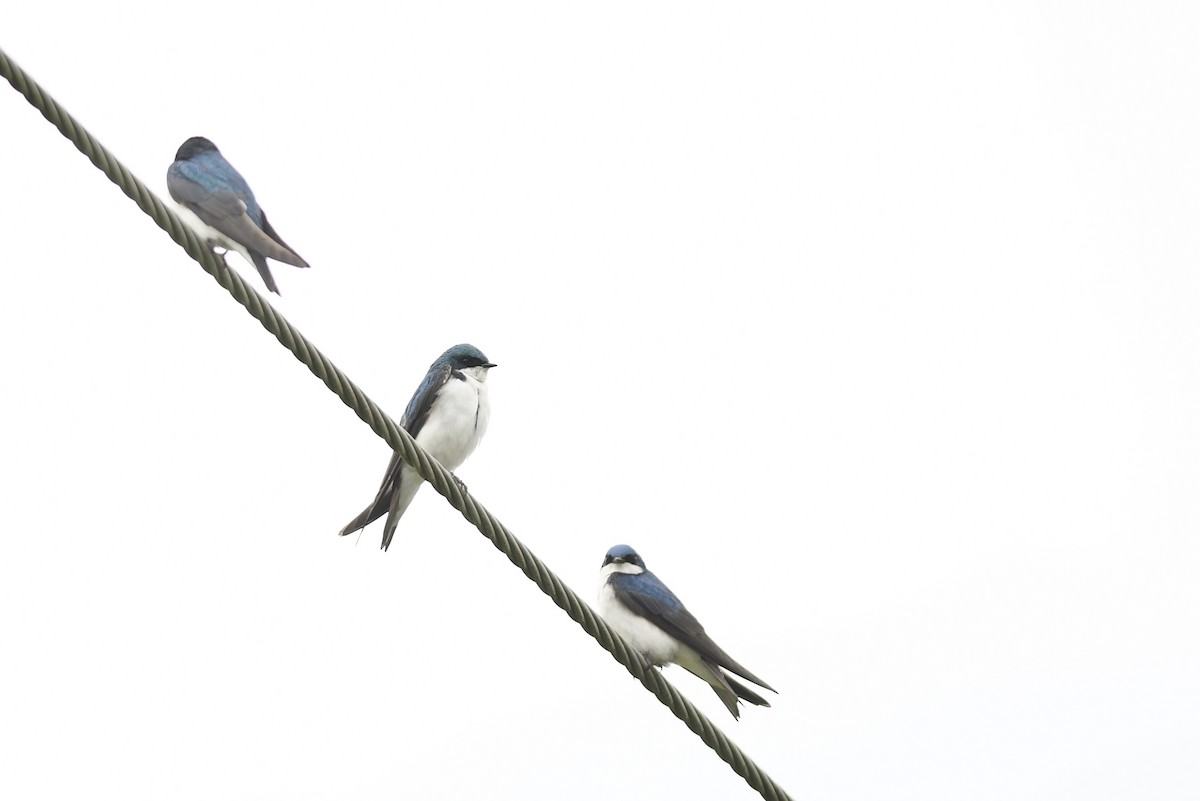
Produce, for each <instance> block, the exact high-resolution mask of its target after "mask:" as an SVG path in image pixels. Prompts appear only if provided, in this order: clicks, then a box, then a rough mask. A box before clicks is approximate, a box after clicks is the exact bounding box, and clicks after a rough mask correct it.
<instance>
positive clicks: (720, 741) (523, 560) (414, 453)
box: [0, 48, 791, 801]
mask: <svg viewBox="0 0 1200 801" xmlns="http://www.w3.org/2000/svg"><path fill="white" fill-rule="evenodd" d="M0 74H2V75H3V76H4V77H5V79H7V80H8V82H9V83H10V84H12V86H13V88H14V89H16V90H17V91H18V92H20V93H21V94H22V95H24V96H25V98H26V100H28V101H29V103H30V104H31V105H32V106H33V107H34V108H36V109H37V110H38V111H39V112H41V114H42V116H44V117H45V118H46V119H47V120H49V121H50V123H51V124H53V125H54V127H56V128H58V130H59V131H60V132H61V133H62V135H63V136H65V137H66V138H67V139H68V140H70V141H71V143H72V144H74V145H75V147H76V148H78V149H79V151H80V152H81V153H83V154H84V155H85V156H87V157H88V159H89V160H91V162H92V164H94V165H96V167H97V168H98V169H99V170H100V171H101V172H103V173H104V174H105V175H107V176H108V178H109V180H111V181H112V182H113V183H115V184H116V185H117V186H118V187H120V189H121V191H122V192H124V193H125V194H126V195H128V196H129V198H130V199H132V200H133V202H134V203H136V204H137V205H138V208H140V209H141V210H142V211H144V212H145V213H146V214H147V215H149V216H150V218H151V219H153V220H154V222H155V223H156V224H157V225H158V226H159V227H160V228H162V229H163V230H164V231H166V232H167V234H168V235H169V236H170V237H171V239H173V240H174V241H175V242H176V244H178V245H179V246H180V247H182V248H183V249H184V251H186V252H187V254H188V255H189V256H191V257H192V258H193V259H195V260H196V261H197V262H198V263H199V264H200V266H201V267H202V268H203V269H204V271H205V272H207V273H208V274H209V275H211V276H212V277H213V278H214V279H215V280H216V282H217V283H218V284H220V285H221V286H222V287H224V288H225V289H226V290H227V291H228V292H229V293H230V294H231V295H233V297H234V299H235V300H237V302H238V303H240V304H242V305H243V306H244V307H246V310H247V311H248V312H250V314H251V316H253V317H254V318H255V319H256V320H258V321H259V322H260V323H261V324H262V326H263V328H265V329H267V330H268V331H269V332H271V333H272V334H273V335H274V336H275V338H276V339H278V340H279V342H280V344H282V345H283V346H284V347H285V348H287V349H288V350H289V351H291V352H292V354H293V355H294V356H295V357H296V358H297V359H298V360H299V361H300V362H301V363H303V364H304V365H305V366H306V367H308V369H309V370H311V371H312V373H313V375H315V376H316V377H317V378H319V379H321V381H322V382H324V384H325V386H327V387H329V389H330V390H331V391H332V392H333V393H334V394H335V395H337V396H338V397H339V398H341V400H342V402H343V403H345V404H346V405H347V406H349V407H350V408H351V409H352V410H353V411H354V413H355V414H356V415H358V417H359V418H360V419H361V420H362V421H363V422H365V423H366V424H367V425H368V426H370V428H371V430H372V431H374V432H375V433H376V434H377V435H379V436H380V437H381V438H383V439H384V440H385V441H386V442H387V444H388V445H390V446H391V447H392V448H393V449H394V450H396V451H399V452H400V455H401V457H402V458H403V459H404V461H405V462H407V463H408V464H409V465H411V466H413V467H414V468H415V469H416V470H417V472H418V473H420V474H421V477H422V478H424V479H425V480H426V481H428V482H429V483H430V485H431V486H432V487H433V488H434V489H435V490H437V492H438V493H439V494H441V495H442V496H443V497H445V498H446V499H447V500H448V501H449V502H450V505H451V506H453V507H454V508H455V509H457V510H458V511H459V512H460V513H461V514H462V515H463V517H465V518H466V519H467V520H468V521H469V522H471V523H472V524H473V525H474V526H475V527H476V528H477V529H479V531H480V532H481V533H482V534H483V535H484V536H485V537H487V538H488V539H489V540H491V542H492V544H493V545H494V546H495V547H496V548H497V550H499V551H500V552H501V553H503V554H504V555H505V556H507V557H508V559H509V560H510V561H511V562H512V563H513V564H514V565H516V566H517V567H519V568H520V569H521V572H523V573H524V574H525V575H526V576H527V577H528V578H529V579H530V580H531V581H533V582H534V583H535V584H536V585H537V586H538V588H539V589H540V590H541V591H542V592H544V593H545V594H546V595H548V596H550V598H551V600H553V601H554V603H555V604H557V605H558V606H559V607H560V608H561V609H562V610H563V611H565V612H566V613H567V615H568V616H569V617H570V618H571V619H572V620H574V621H575V622H576V623H578V624H579V625H580V627H582V628H583V630H584V631H586V632H587V633H588V634H590V635H591V636H592V637H593V638H594V639H595V640H596V641H597V642H598V643H599V644H600V646H601V647H602V648H604V650H606V651H608V652H609V653H610V654H611V655H612V657H613V658H614V659H616V660H617V661H618V662H620V663H621V664H622V665H624V666H625V669H626V670H628V671H629V672H630V674H632V675H633V677H634V678H636V679H637V680H638V681H640V682H641V683H642V685H643V686H644V687H645V688H646V689H647V690H649V691H650V692H652V693H653V694H654V695H655V697H657V698H658V700H659V701H661V702H662V703H663V704H664V705H666V706H667V707H668V708H669V709H670V710H671V712H672V713H674V715H675V716H676V717H677V718H679V719H680V720H682V721H683V722H684V723H685V724H686V725H687V727H688V728H689V729H691V730H692V731H693V732H694V733H695V734H696V735H697V736H699V737H700V739H701V740H703V741H704V743H705V744H706V745H708V746H709V747H710V748H711V749H713V751H715V752H716V753H717V755H718V756H720V758H721V759H722V760H724V761H725V762H726V763H728V764H729V766H730V767H731V768H732V769H733V770H734V772H735V773H737V774H738V775H739V776H741V777H742V778H743V779H745V780H746V782H747V784H749V785H750V786H751V787H753V788H754V789H755V790H757V791H758V792H759V793H760V794H761V795H762V797H763V798H765V799H767V801H790V799H791V796H789V795H788V794H787V793H786V792H785V791H784V790H783V788H782V787H780V786H779V785H778V784H776V783H775V781H774V780H773V779H771V777H770V776H768V775H767V774H766V773H765V772H763V771H762V770H761V769H760V768H759V767H758V766H757V765H756V764H754V762H753V761H752V760H751V759H750V758H749V757H748V756H746V754H744V753H743V752H742V750H741V749H740V748H738V747H737V745H735V744H734V743H733V742H732V741H731V740H730V739H729V738H728V737H726V736H725V734H724V733H723V732H721V730H720V729H718V728H717V727H716V726H715V725H713V723H712V721H710V720H709V719H708V718H707V717H706V716H705V715H704V714H703V713H702V712H700V710H698V709H697V708H696V707H695V706H693V705H692V703H691V702H690V701H688V700H687V699H686V698H684V697H683V696H682V695H681V694H680V693H679V691H678V690H676V689H675V687H674V686H673V685H672V684H671V683H670V682H668V681H667V680H666V679H664V678H663V677H662V675H661V674H660V673H659V671H658V670H657V669H655V668H654V667H652V666H651V665H649V664H648V663H647V662H646V661H645V659H643V658H642V656H641V654H639V653H638V652H637V651H635V650H633V649H632V648H630V647H629V646H628V645H627V644H626V643H625V641H624V640H622V639H621V638H620V636H618V635H617V634H616V633H615V632H614V631H613V630H612V629H611V628H610V627H609V626H608V624H607V623H605V622H604V620H603V619H601V618H600V617H598V616H597V615H596V613H595V612H593V611H592V608H591V607H590V606H589V605H588V604H587V603H585V602H584V601H583V600H582V599H581V598H580V597H579V596H578V595H577V594H576V593H575V592H574V591H572V590H571V589H570V588H569V587H568V586H567V585H566V584H564V583H563V582H562V580H561V579H559V578H558V576H556V575H555V574H554V573H553V572H552V571H551V570H550V569H549V568H548V567H546V565H545V564H544V563H543V562H542V561H541V560H540V559H538V558H537V557H536V556H534V554H533V552H532V551H530V550H529V549H528V548H527V547H525V545H524V544H523V543H522V542H521V541H520V540H518V539H517V538H516V537H515V536H514V535H513V534H512V532H510V531H509V530H508V529H507V528H505V527H504V525H503V524H502V523H501V522H500V521H499V520H497V519H496V518H495V517H494V516H493V515H492V514H491V513H490V512H489V511H488V510H487V509H485V508H484V507H483V506H482V505H480V504H479V503H478V502H477V501H476V500H475V499H474V498H473V497H471V495H470V494H469V493H466V492H463V490H462V488H461V487H460V486H459V484H458V482H456V481H455V480H454V479H453V477H452V475H451V473H450V471H449V470H446V469H445V468H444V467H442V466H441V465H440V464H439V463H438V462H436V461H434V460H433V459H431V458H430V457H429V455H428V454H427V453H425V451H424V450H422V449H421V447H420V446H418V445H417V444H416V441H415V440H414V439H413V438H412V437H411V436H410V435H409V433H408V432H407V431H405V430H404V429H402V428H400V427H399V426H397V425H396V423H395V422H393V421H392V419H391V418H390V417H389V416H388V415H387V414H385V413H384V411H383V410H382V409H380V408H379V407H378V406H377V405H376V404H375V402H374V401H372V400H371V399H370V398H368V397H367V396H366V394H365V393H363V391H362V390H361V389H359V388H358V387H357V386H356V385H355V384H354V382H352V381H351V380H350V379H349V378H347V377H346V375H345V374H344V373H342V371H341V370H339V369H338V368H337V366H336V365H334V364H333V362H331V361H330V360H329V359H328V358H327V357H326V356H325V355H324V354H323V353H321V352H320V351H319V350H317V348H316V347H315V346H313V345H312V343H310V342H309V341H308V340H307V339H306V338H305V337H304V336H303V335H302V334H301V333H300V332H299V331H298V330H296V328H295V327H294V326H293V325H292V324H291V323H289V322H288V321H287V320H286V319H284V317H283V316H282V315H280V314H279V313H277V312H276V311H275V309H274V308H273V307H272V306H271V305H270V304H269V303H267V302H266V301H264V300H263V298H262V296H261V295H259V294H258V293H257V292H256V291H255V290H254V289H252V288H251V287H250V286H249V285H248V284H247V283H246V282H245V280H243V279H242V277H241V276H240V275H238V274H237V272H235V271H234V270H231V269H229V268H228V267H227V266H226V265H225V264H224V262H223V260H222V259H219V258H218V257H217V255H216V254H215V253H213V251H212V250H211V249H209V248H208V247H207V246H205V244H204V243H203V242H201V241H200V239H199V238H198V237H197V236H196V234H195V233H194V232H193V231H192V230H191V229H190V228H188V227H187V226H186V225H184V224H183V222H182V221H181V220H180V219H179V217H178V216H176V214H175V213H174V212H173V211H171V210H170V209H169V208H167V207H166V206H165V205H164V204H163V203H162V201H161V200H159V199H158V197H157V196H156V195H155V194H154V193H153V192H151V191H150V190H149V189H148V188H147V187H146V186H145V184H143V183H142V182H141V181H139V180H138V179H137V178H136V177H135V176H134V175H133V173H131V172H129V170H127V169H126V168H125V167H124V165H122V164H121V163H120V162H119V161H118V160H117V159H116V157H114V156H113V155H112V154H111V153H109V152H108V150H106V149H105V148H104V146H103V145H101V144H100V143H99V142H98V141H97V140H96V139H95V138H94V137H92V135H91V134H89V133H88V132H87V131H86V130H85V129H84V128H83V126H82V125H80V124H79V123H78V122H76V120H75V119H74V118H73V117H72V116H71V115H70V114H68V113H67V112H66V111H65V110H64V109H63V108H62V106H60V105H59V104H58V103H57V102H55V101H54V99H53V98H51V97H50V96H49V95H47V94H46V93H45V92H44V91H43V90H42V88H41V87H40V86H38V84H37V83H36V82H35V81H34V80H33V79H32V78H30V77H29V76H28V75H27V74H26V73H25V71H24V70H22V69H21V68H20V67H19V66H17V65H16V64H15V63H14V62H13V61H12V60H11V59H10V58H9V57H8V54H7V53H5V52H4V50H3V49H2V48H0Z"/></svg>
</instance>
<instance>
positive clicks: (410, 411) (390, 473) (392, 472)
mask: <svg viewBox="0 0 1200 801" xmlns="http://www.w3.org/2000/svg"><path fill="white" fill-rule="evenodd" d="M450 373H451V367H450V365H448V364H447V365H443V366H442V367H441V368H439V369H437V370H430V371H429V372H428V373H426V374H425V378H424V380H423V381H421V386H419V387H417V391H416V392H414V393H413V396H412V399H411V400H409V402H408V408H407V409H405V410H404V417H403V418H402V419H401V420H400V426H401V427H402V428H403V429H404V430H405V431H407V432H408V433H409V435H411V436H412V437H414V438H415V437H416V436H417V434H419V433H420V432H421V427H422V426H424V425H425V421H426V420H428V419H429V412H430V410H431V409H432V408H433V401H434V399H435V398H436V397H437V394H438V392H439V391H441V389H442V387H443V386H445V384H446V382H447V381H449V380H450ZM403 469H404V459H402V458H401V457H400V453H399V452H398V451H397V452H395V453H393V454H392V459H391V461H389V462H388V466H387V470H385V471H384V473H383V481H382V482H380V484H379V491H378V492H376V493H375V500H373V501H371V503H370V504H369V505H368V506H367V508H366V509H363V510H362V512H360V513H359V514H358V516H357V517H355V518H354V519H353V520H351V521H350V522H349V523H347V524H346V526H345V527H344V528H343V529H342V531H341V534H342V536H345V535H347V534H351V533H353V532H355V531H358V530H359V529H361V528H363V527H365V526H366V525H367V524H368V523H371V522H373V521H375V520H377V519H378V518H380V517H382V516H383V515H384V514H385V513H386V512H387V511H388V510H389V509H390V507H391V505H392V499H393V498H396V497H398V492H399V489H400V478H401V471H402V470H403ZM390 522H392V523H394V522H395V521H390ZM392 528H395V526H394V525H393V526H392ZM387 539H390V537H387V536H386V534H385V540H387Z"/></svg>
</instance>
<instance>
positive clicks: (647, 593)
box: [609, 570, 774, 692]
mask: <svg viewBox="0 0 1200 801" xmlns="http://www.w3.org/2000/svg"><path fill="white" fill-rule="evenodd" d="M609 582H610V583H611V584H612V588H613V592H614V593H615V594H616V596H617V599H618V600H619V601H621V603H623V604H625V606H627V607H629V609H630V611H632V612H634V613H635V614H638V615H641V616H642V617H644V618H646V619H647V620H649V621H650V622H651V623H653V624H654V625H656V626H658V627H659V628H660V629H662V630H663V631H665V632H666V633H667V634H670V635H671V636H672V637H674V638H675V639H677V640H679V641H680V642H682V643H683V644H684V645H687V646H688V647H690V648H692V649H694V650H695V651H696V652H697V653H699V654H700V655H701V656H703V657H704V658H706V659H708V660H710V661H712V662H714V663H716V664H717V665H720V666H721V667H723V668H725V669H726V670H729V671H731V672H733V673H736V674H737V675H739V676H741V677H742V678H744V679H747V680H748V681H752V682H754V683H755V684H757V685H759V686H761V687H765V688H767V689H768V690H771V691H772V692H774V688H772V687H771V685H769V684H767V683H766V682H765V681H763V680H762V679H760V678H758V677H757V676H755V675H754V674H753V673H751V672H750V671H749V670H747V669H746V668H744V667H742V666H741V665H740V664H738V663H737V661H736V660H735V659H734V658H733V657H731V656H730V655H729V654H727V653H725V651H724V649H722V648H721V646H719V645H717V644H716V643H715V642H713V640H712V638H711V637H709V636H708V635H707V634H705V633H704V627H703V626H701V625H700V621H699V620H696V617H695V616H694V615H693V614H692V613H691V612H689V611H688V610H687V608H686V607H685V606H684V605H683V603H682V602H681V601H680V600H679V598H677V597H676V596H675V593H673V592H671V590H670V589H668V587H667V585H666V584H663V583H662V582H661V581H659V579H658V576H656V575H654V574H653V573H651V572H650V571H648V570H647V571H646V572H645V573H639V574H636V575H634V574H631V573H613V574H612V576H611V577H610V578H609Z"/></svg>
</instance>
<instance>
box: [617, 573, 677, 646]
mask: <svg viewBox="0 0 1200 801" xmlns="http://www.w3.org/2000/svg"><path fill="white" fill-rule="evenodd" d="M606 578H607V577H606ZM600 616H601V617H603V618H604V619H605V620H606V621H607V622H608V625H610V626H612V627H613V628H614V629H615V630H616V632H617V634H620V635H621V637H622V639H624V640H625V641H626V642H627V643H629V644H630V645H632V646H633V647H634V648H636V649H637V650H638V651H640V652H641V654H642V656H644V657H646V659H648V660H649V661H651V662H653V663H654V664H656V665H665V664H667V663H668V662H674V661H675V659H676V655H677V654H678V652H679V647H680V645H679V642H678V640H676V639H675V638H674V637H672V636H671V635H669V634H667V633H666V632H665V631H663V630H662V629H660V628H659V627H658V626H656V625H654V624H653V623H651V622H650V621H648V620H646V618H644V617H639V616H638V615H635V614H634V613H633V612H630V611H629V607H627V606H625V604H623V603H621V602H620V601H618V600H617V596H616V593H614V592H613V589H612V587H611V586H609V584H608V582H607V581H605V582H604V583H603V584H602V585H601V586H600Z"/></svg>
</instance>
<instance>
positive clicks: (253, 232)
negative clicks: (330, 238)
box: [167, 162, 308, 267]
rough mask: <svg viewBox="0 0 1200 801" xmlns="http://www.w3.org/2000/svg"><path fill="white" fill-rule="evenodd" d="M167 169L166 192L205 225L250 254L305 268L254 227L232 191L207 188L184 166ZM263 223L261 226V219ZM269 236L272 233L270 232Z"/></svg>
mask: <svg viewBox="0 0 1200 801" xmlns="http://www.w3.org/2000/svg"><path fill="white" fill-rule="evenodd" d="M171 166H172V168H171V169H170V170H168V171H167V191H168V192H170V194H171V197H173V198H174V199H175V201H176V202H178V203H182V204H183V205H184V206H187V207H188V208H189V209H191V210H192V211H194V212H195V213H196V216H197V217H199V218H200V219H201V220H203V221H204V222H205V223H207V224H208V225H211V226H212V227H213V228H216V229H217V230H218V231H220V232H221V233H223V234H224V235H225V236H227V237H229V238H230V239H232V240H233V241H235V242H237V243H239V244H241V245H243V246H244V247H245V248H246V249H247V250H249V251H251V252H252V253H261V254H262V255H264V256H266V257H267V258H269V259H275V260H276V261H282V262H286V263H287V264H294V265H296V266H298V267H307V266H308V264H307V263H306V262H305V261H304V259H302V258H300V257H299V256H297V255H296V254H295V253H293V252H292V251H291V250H290V249H289V248H288V247H287V246H286V245H284V244H283V243H282V242H280V241H278V237H276V238H272V237H271V236H269V235H268V234H267V233H266V232H265V231H264V230H263V229H261V228H259V227H258V226H257V225H255V224H254V220H252V219H250V215H249V214H247V213H246V202H245V201H244V200H242V198H240V197H239V196H238V195H237V193H236V192H233V191H232V190H230V189H216V190H213V189H209V188H207V187H205V186H204V185H203V184H202V183H200V182H199V181H197V180H195V179H194V178H192V177H190V176H189V175H188V170H187V169H186V167H185V166H183V165H180V164H179V162H176V163H175V164H173V165H171ZM263 222H264V225H265V224H266V217H265V216H264V217H263ZM268 228H269V226H268ZM271 233H274V230H273V229H271Z"/></svg>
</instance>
